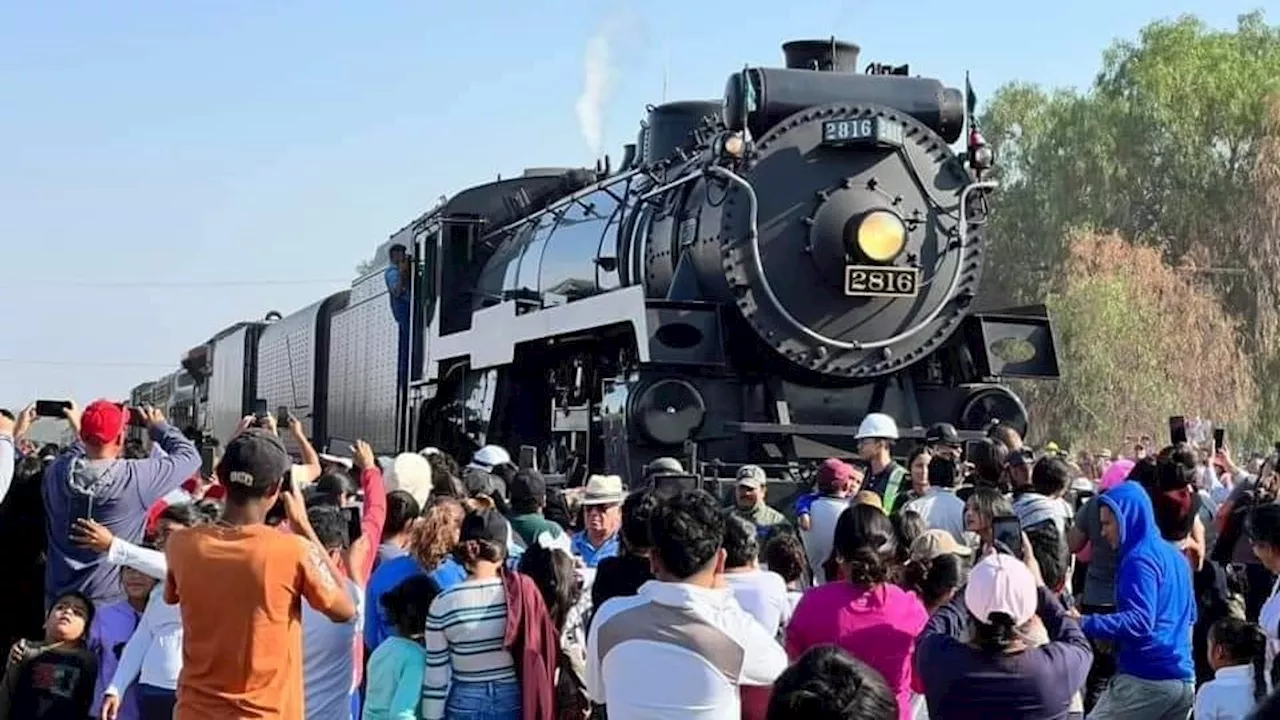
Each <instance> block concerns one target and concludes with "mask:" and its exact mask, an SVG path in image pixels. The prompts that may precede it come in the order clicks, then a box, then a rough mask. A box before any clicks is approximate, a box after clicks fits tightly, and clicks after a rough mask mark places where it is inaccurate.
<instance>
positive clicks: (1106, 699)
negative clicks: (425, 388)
mask: <svg viewBox="0 0 1280 720" xmlns="http://www.w3.org/2000/svg"><path fill="white" fill-rule="evenodd" d="M33 420H34V412H33V411H32V410H30V409H28V410H26V411H23V412H21V413H18V414H16V415H15V414H13V413H10V412H7V411H0V543H3V544H2V545H0V546H3V547H4V548H5V557H6V568H7V569H8V573H7V575H8V580H9V587H10V592H8V593H6V598H7V599H6V605H5V612H3V613H0V635H3V637H0V640H3V641H4V642H5V646H7V647H10V650H9V652H8V654H7V658H6V660H5V663H6V665H5V672H4V675H3V680H2V681H0V720H55V719H62V718H67V719H68V720H70V719H75V720H84V719H85V718H102V719H103V720H158V719H163V720H169V719H170V718H180V719H182V720H188V719H191V720H228V719H230V718H246V719H247V718H280V719H285V720H293V719H301V718H307V719H308V720H330V719H332V720H338V719H341V720H352V719H356V720H358V719H360V718H363V719H365V720H384V719H386V720H392V719H394V720H436V719H438V718H459V719H464V720H465V719H475V720H480V719H486V720H487V719H493V720H553V719H555V720H560V719H576V720H587V719H588V718H601V717H610V718H614V720H627V719H629V718H637V719H638V718H646V719H652V718H657V719H661V718H709V719H710V718H726V719H728V718H751V719H756V718H759V719H767V720H778V719H782V718H797V719H800V720H809V719H812V720H826V719H832V720H836V719H840V720H844V719H854V718H858V719H864V720H909V719H916V718H920V719H923V718H933V719H936V720H945V719H948V718H983V717H985V718H995V717H999V718H1032V719H1037V720H1038V719H1053V718H1082V717H1088V718H1099V719H1102V720H1109V719H1111V718H1117V719H1123V720H1148V719H1149V720H1163V719H1165V718H1188V717H1191V716H1192V714H1193V713H1194V716H1195V717H1196V718H1198V719H1200V718H1248V717H1272V716H1275V715H1273V713H1277V710H1276V708H1280V701H1278V700H1277V699H1276V698H1275V697H1274V696H1272V695H1271V694H1270V692H1271V689H1272V687H1273V685H1274V682H1275V679H1276V678H1278V677H1280V669H1277V668H1276V666H1275V662H1274V659H1275V655H1276V650H1277V649H1280V592H1278V591H1280V585H1277V584H1276V582H1275V575H1276V573H1277V572H1280V503H1277V501H1276V495H1277V492H1276V491H1277V479H1278V475H1277V458H1275V457H1270V458H1268V457H1265V456H1261V455H1259V456H1257V457H1252V458H1250V459H1249V460H1248V461H1247V462H1246V463H1245V465H1246V467H1240V466H1237V465H1236V463H1235V462H1234V461H1233V459H1232V457H1231V454H1230V453H1229V452H1227V450H1226V448H1216V449H1215V450H1212V451H1206V450H1202V449H1199V448H1196V447H1192V446H1189V445H1186V444H1178V445H1171V446H1169V447H1166V448H1164V449H1162V450H1159V451H1156V449H1155V448H1150V447H1146V446H1139V447H1135V448H1133V449H1132V451H1131V452H1130V453H1127V455H1128V456H1122V455H1121V454H1116V455H1114V456H1113V454H1112V453H1110V452H1106V451H1104V452H1098V453H1088V454H1082V455H1079V456H1076V457H1075V458H1071V457H1068V456H1067V455H1066V454H1064V453H1062V452H1060V451H1058V449H1057V448H1056V447H1052V446H1050V447H1046V448H1042V449H1041V450H1040V451H1038V452H1037V451H1034V450H1033V449H1032V448H1030V447H1028V446H1026V445H1025V444H1024V443H1023V441H1022V439H1021V438H1020V437H1019V436H1018V433H1017V432H1015V431H1014V430H1012V429H1011V428H1009V427H1006V426H999V425H997V426H995V427H994V428H993V429H992V430H991V432H990V433H989V435H988V437H987V439H985V440H983V441H980V442H970V443H968V444H965V443H962V442H961V441H960V438H959V435H958V433H957V432H956V430H955V429H954V428H953V427H951V426H949V425H946V424H941V425H936V426H934V427H932V428H930V429H929V431H928V433H927V436H926V438H925V441H924V443H922V444H921V446H920V447H918V448H915V449H914V450H913V451H912V452H911V453H910V454H909V455H908V456H907V457H906V459H905V464H899V463H898V462H897V461H896V460H895V459H894V450H895V448H898V447H900V445H901V442H900V439H899V430H898V427H897V425H896V423H895V422H894V420H893V419H892V418H890V417H888V416H885V415H882V414H878V413H872V414H869V415H868V416H867V417H866V419H865V420H864V421H863V423H862V426H861V427H860V428H859V432H858V436H857V441H858V452H857V457H854V458H829V459H827V460H825V461H824V462H822V463H821V464H820V465H819V466H818V467H817V468H816V470H815V471H814V473H813V475H812V477H811V478H806V479H805V480H806V482H810V486H809V487H807V488H805V489H804V491H803V492H801V493H800V494H799V496H798V497H797V498H796V499H795V500H794V502H788V503H786V507H776V506H774V505H771V504H770V503H769V502H768V495H769V490H770V487H771V485H770V482H769V480H770V478H769V475H768V472H767V471H766V469H764V468H761V467H759V466H755V465H743V466H741V467H740V468H739V469H738V470H737V474H736V480H735V483H734V492H733V493H732V494H731V495H730V496H728V497H724V498H722V497H720V495H719V492H718V486H714V487H711V488H708V489H700V488H692V487H690V486H689V483H688V478H689V477H690V476H689V475H687V474H686V473H685V472H684V468H683V467H681V464H680V463H679V462H678V461H677V460H675V459H672V458H660V459H658V460H655V461H654V462H653V463H651V464H650V465H649V466H648V467H647V468H646V470H645V473H644V477H643V479H642V480H640V481H639V482H637V483H635V486H634V487H630V488H627V487H624V483H623V481H622V479H621V478H620V477H619V476H617V475H592V476H590V477H589V478H588V479H587V481H586V483H585V485H584V486H583V487H582V488H574V489H568V490H567V489H564V488H559V487H549V486H548V483H547V482H546V479H545V478H544V477H543V476H542V475H541V474H539V473H538V472H537V471H536V470H532V469H519V468H517V467H516V466H515V465H514V464H513V463H512V462H511V457H510V455H509V454H508V453H507V451H506V450H504V449H503V448H501V447H498V446H494V445H489V446H485V447H482V448H480V449H479V450H478V451H477V452H476V453H475V454H474V455H473V456H472V457H470V458H464V459H462V462H465V463H466V464H465V465H460V464H459V462H458V461H457V460H456V459H454V458H451V457H449V456H448V455H447V454H445V453H443V452H441V451H439V450H437V449H435V448H427V449H424V450H423V451H421V452H419V453H403V454H400V455H398V456H396V457H394V458H379V457H376V456H375V455H374V453H373V451H372V449H371V448H370V447H369V446H368V445H367V444H365V443H363V442H357V443H356V446H355V447H354V448H353V452H352V455H353V457H352V458H351V459H350V460H344V459H342V458H338V457H329V456H322V455H320V454H318V453H317V452H316V451H315V450H314V448H313V447H312V445H311V443H310V442H309V441H308V438H307V437H306V433H305V431H304V428H303V426H302V424H301V423H299V422H297V421H296V420H292V419H291V420H290V422H289V426H288V427H277V426H276V420H275V418H274V417H262V418H259V417H254V416H249V417H246V418H244V419H243V421H242V422H241V425H240V427H239V429H238V430H237V432H236V434H235V436H234V437H232V438H230V439H228V441H227V442H226V443H225V445H223V446H221V447H219V448H218V449H217V452H216V457H215V458H214V459H213V462H212V463H208V462H205V463H202V460H201V453H200V451H199V450H198V449H197V447H196V445H195V444H194V443H193V442H192V441H191V440H190V439H188V438H187V437H186V436H185V435H184V433H183V432H181V431H180V430H178V429H176V428H174V427H173V426H171V425H170V424H169V423H167V422H166V419H165V418H164V416H163V414H162V413H160V412H159V411H157V410H155V409H152V408H147V409H145V412H144V415H143V420H144V421H145V425H146V435H147V436H148V437H147V439H146V440H139V439H130V437H129V425H130V423H129V420H130V408H127V407H125V406H123V405H122V404H118V403H113V402H109V401H103V400H99V401H96V402H94V403H92V404H90V405H89V406H88V407H86V408H85V409H84V410H83V411H81V410H80V409H79V408H78V407H76V406H74V405H73V406H72V407H71V408H69V409H68V410H67V411H66V421H67V422H68V423H70V425H71V427H72V428H73V429H74V430H75V433H76V436H77V438H78V439H77V441H76V442H74V443H73V444H71V445H70V446H68V447H54V446H46V447H36V446H34V445H32V444H31V443H30V442H28V441H27V439H26V431H27V430H28V429H29V427H30V425H31V423H32V421H33ZM291 450H292V454H291ZM776 486H777V485H776V483H775V485H774V487H776Z"/></svg>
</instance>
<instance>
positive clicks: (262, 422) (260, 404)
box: [253, 398, 271, 428]
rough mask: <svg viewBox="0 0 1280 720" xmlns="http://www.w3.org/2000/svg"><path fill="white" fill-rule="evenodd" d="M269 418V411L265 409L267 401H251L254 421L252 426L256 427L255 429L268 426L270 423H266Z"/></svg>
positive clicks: (259, 399)
mask: <svg viewBox="0 0 1280 720" xmlns="http://www.w3.org/2000/svg"><path fill="white" fill-rule="evenodd" d="M270 417H271V411H270V410H268V409H267V401H266V400H263V399H262V398H258V399H257V400H254V401H253V420H254V423H253V424H254V425H256V426H257V427H261V428H265V427H267V426H268V425H270V423H269V422H268V418H270Z"/></svg>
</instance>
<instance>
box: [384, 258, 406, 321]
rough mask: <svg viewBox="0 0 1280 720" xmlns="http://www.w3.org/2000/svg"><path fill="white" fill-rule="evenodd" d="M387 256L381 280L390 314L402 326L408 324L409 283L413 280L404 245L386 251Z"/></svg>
mask: <svg viewBox="0 0 1280 720" xmlns="http://www.w3.org/2000/svg"><path fill="white" fill-rule="evenodd" d="M387 256H388V260H389V263H390V264H388V265H387V269H386V270H384V271H383V272H382V279H383V280H385V281H386V283H387V294H388V295H389V296H390V297H391V314H392V315H393V316H394V317H395V319H396V322H397V323H400V324H402V325H403V324H405V323H407V322H409V283H410V281H411V280H412V279H413V276H412V275H411V274H410V272H409V252H408V250H407V249H406V248H405V246H404V245H401V244H400V243H396V244H395V245H392V246H391V248H390V249H389V250H387Z"/></svg>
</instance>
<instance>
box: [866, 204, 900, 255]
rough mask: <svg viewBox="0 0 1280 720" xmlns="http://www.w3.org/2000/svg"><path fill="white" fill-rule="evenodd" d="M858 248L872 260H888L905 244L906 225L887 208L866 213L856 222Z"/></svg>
mask: <svg viewBox="0 0 1280 720" xmlns="http://www.w3.org/2000/svg"><path fill="white" fill-rule="evenodd" d="M856 240H857V242H856V243H855V244H856V246H857V248H858V250H859V251H861V252H862V254H863V255H866V256H867V259H868V260H871V261H872V262H889V261H890V260H892V259H894V258H896V257H898V254H899V253H901V252H902V249H903V248H904V247H906V245H907V226H906V225H904V224H902V218H899V217H898V216H897V215H894V214H893V213H891V212H889V211H888V210H874V211H872V212H869V213H867V215H866V217H864V218H862V222H860V223H858V230H857V237H856Z"/></svg>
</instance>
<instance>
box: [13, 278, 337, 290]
mask: <svg viewBox="0 0 1280 720" xmlns="http://www.w3.org/2000/svg"><path fill="white" fill-rule="evenodd" d="M349 282H351V278H341V279H340V278H329V279H323V278H321V279H316V280H123V281H107V282H100V281H95V280H86V281H83V282H79V281H75V280H72V281H70V282H67V281H62V280H59V281H58V282H57V283H56V285H57V287H58V289H62V288H68V287H73V288H146V287H155V288H194V287H250V286H261V287H269V286H273V285H332V284H334V283H349ZM5 285H6V287H42V288H48V287H49V281H47V280H45V281H38V282H33V281H16V282H9V281H6V283H5Z"/></svg>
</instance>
